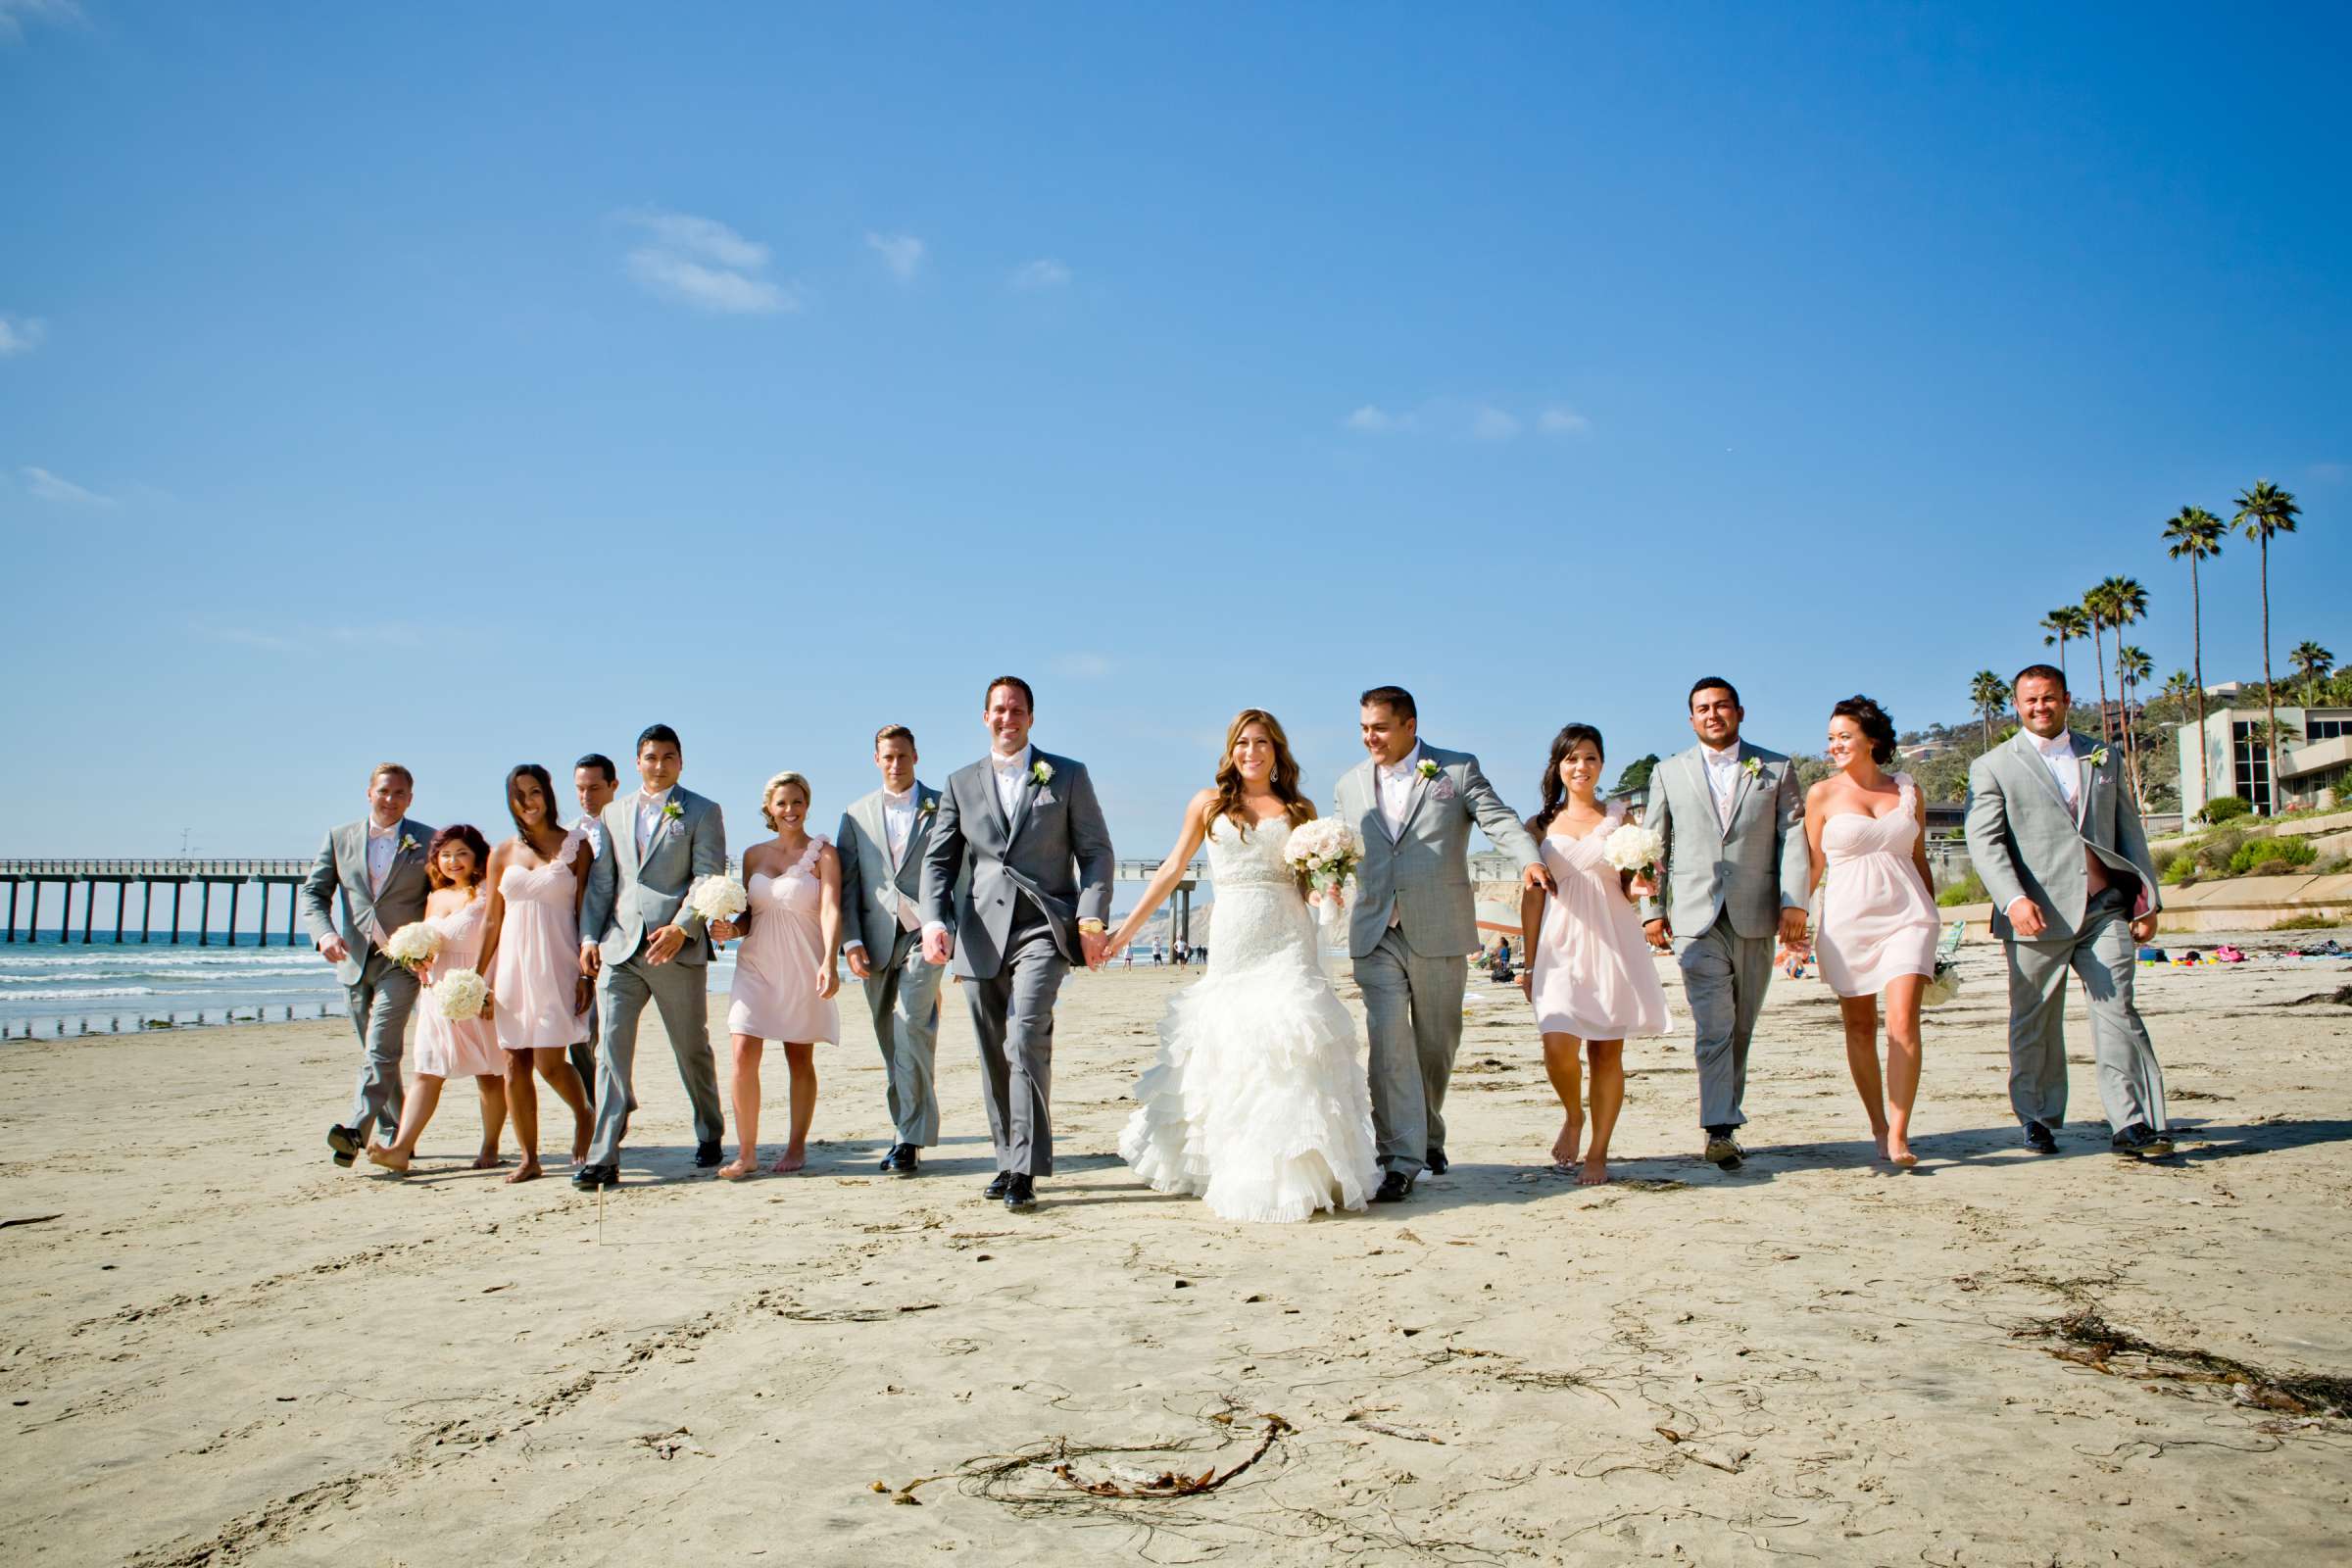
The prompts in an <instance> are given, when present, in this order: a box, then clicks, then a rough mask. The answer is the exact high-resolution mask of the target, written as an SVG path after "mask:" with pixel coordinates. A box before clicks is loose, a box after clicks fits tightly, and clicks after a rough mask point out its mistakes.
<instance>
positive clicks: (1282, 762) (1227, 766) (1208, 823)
mask: <svg viewBox="0 0 2352 1568" xmlns="http://www.w3.org/2000/svg"><path fill="white" fill-rule="evenodd" d="M1252 724H1255V725H1257V726H1258V727H1259V728H1260V729H1262V730H1264V731H1265V732H1266V739H1268V740H1270V741H1272V742H1273V743H1274V776H1273V777H1272V778H1271V779H1269V780H1267V783H1268V784H1269V785H1270V786H1271V787H1272V789H1273V791H1274V798H1275V799H1276V800H1278V801H1280V802H1281V803H1282V809H1283V811H1284V813H1285V814H1286V815H1287V816H1289V817H1290V819H1291V826H1293V827H1297V826H1298V825H1299V823H1301V822H1311V821H1313V820H1314V816H1315V803H1314V802H1312V801H1310V800H1308V799H1307V798H1306V796H1305V794H1304V793H1303V792H1302V791H1301V790H1300V789H1299V759H1297V758H1296V757H1293V756H1292V755H1291V738H1290V737H1289V736H1288V735H1285V734H1284V733H1283V732H1282V720H1280V719H1278V718H1276V717H1275V716H1274V715H1273V714H1272V713H1269V712H1267V711H1265V710H1264V709H1262V708H1245V709H1243V710H1242V711H1240V712H1238V713H1236V714H1234V715H1233V723H1232V724H1231V725H1229V726H1227V728H1226V731H1225V750H1224V751H1223V752H1222V753H1220V754H1219V755H1218V758H1217V798H1216V799H1215V800H1214V801H1212V802H1210V803H1209V808H1208V810H1207V811H1206V812H1205V813H1204V816H1203V820H1202V823H1201V825H1202V826H1203V827H1213V826H1215V825H1216V820H1217V818H1218V817H1220V816H1229V817H1231V818H1233V825H1234V826H1235V827H1237V828H1239V829H1241V831H1242V836H1243V837H1244V838H1247V837H1249V836H1250V827H1251V825H1252V824H1253V823H1254V821H1255V818H1254V817H1252V816H1251V815H1250V812H1249V811H1248V810H1246V809H1244V808H1243V806H1242V770H1241V768H1240V766H1239V765H1238V764H1236V763H1235V761H1234V760H1233V749H1234V747H1235V746H1236V745H1237V744H1239V743H1240V741H1241V738H1242V731H1243V730H1245V729H1247V728H1249V727H1250V725H1252Z"/></svg>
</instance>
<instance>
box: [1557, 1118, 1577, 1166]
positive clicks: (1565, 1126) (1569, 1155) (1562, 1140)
mask: <svg viewBox="0 0 2352 1568" xmlns="http://www.w3.org/2000/svg"><path fill="white" fill-rule="evenodd" d="M1584 1147H1585V1119H1584V1118H1583V1117H1582V1116H1571V1117H1569V1118H1568V1119H1567V1120H1566V1121H1564V1122H1562V1123H1560V1136H1559V1137H1557V1138H1555V1139H1553V1140H1552V1141H1551V1162H1552V1163H1553V1164H1554V1165H1557V1166H1559V1167H1560V1168H1561V1169H1562V1170H1566V1169H1567V1168H1568V1167H1569V1166H1571V1165H1573V1164H1575V1163H1576V1155H1577V1152H1578V1151H1579V1150H1581V1149H1583V1148H1584Z"/></svg>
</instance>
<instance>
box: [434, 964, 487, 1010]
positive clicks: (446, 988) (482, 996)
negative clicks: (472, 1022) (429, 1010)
mask: <svg viewBox="0 0 2352 1568" xmlns="http://www.w3.org/2000/svg"><path fill="white" fill-rule="evenodd" d="M489 1000H490V986H489V983H488V982H487V981H485V980H483V978H482V977H481V976H480V975H478V974H476V973H474V972H473V971H472V970H471V969H460V970H458V971H457V972H456V973H455V974H445V975H443V976H442V977H441V978H440V979H438V980H436V981H434V982H433V1005H434V1006H436V1007H439V1008H440V1009H441V1016H442V1017H444V1018H454V1019H456V1020H458V1021H459V1022H464V1021H466V1019H469V1018H479V1017H480V1016H481V1015H482V1004H483V1003H485V1002H487V1001H489Z"/></svg>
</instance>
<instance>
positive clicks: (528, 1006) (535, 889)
mask: <svg viewBox="0 0 2352 1568" xmlns="http://www.w3.org/2000/svg"><path fill="white" fill-rule="evenodd" d="M584 837H585V835H583V834H582V833H581V832H580V830H579V829H578V828H576V827H575V828H573V829H572V830H571V832H570V833H568V834H567V835H565V837H564V847H563V848H562V849H560V850H558V851H557V852H556V858H554V859H553V860H550V861H549V862H548V863H547V864H545V865H528V866H525V865H510V866H508V867H507V869H506V871H505V872H504V873H503V874H502V875H501V876H500V877H499V879H498V892H499V897H501V898H503V899H505V900H506V901H507V910H506V922H505V928H504V929H503V930H502V931H501V932H500V934H499V938H498V961H497V962H496V963H495V964H494V965H492V967H493V969H494V970H495V971H496V972H495V973H494V974H493V975H492V976H491V978H490V988H491V991H492V993H493V995H494V997H495V999H496V1006H495V1008H494V1011H495V1013H496V1018H497V1024H498V1043H499V1044H500V1045H501V1046H503V1047H505V1048H506V1049H507V1050H509V1051H544V1050H555V1051H562V1050H564V1048H566V1047H568V1046H572V1045H575V1044H577V1043H578V1042H580V1041H582V1040H585V1039H587V1038H588V1014H587V1013H586V1012H584V1011H582V1010H580V1009H578V1008H577V1007H575V1006H574V1005H573V1004H574V1003H575V1002H576V1000H577V999H578V997H579V989H580V916H579V879H578V878H577V877H575V876H573V875H572V870H571V861H572V858H573V857H574V856H576V855H577V854H579V851H580V844H581V841H582V840H583V838H584Z"/></svg>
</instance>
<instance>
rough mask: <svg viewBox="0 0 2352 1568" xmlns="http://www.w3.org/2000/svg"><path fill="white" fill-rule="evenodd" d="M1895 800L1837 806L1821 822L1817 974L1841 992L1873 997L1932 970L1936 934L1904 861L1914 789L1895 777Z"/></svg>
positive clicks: (1932, 911)
mask: <svg viewBox="0 0 2352 1568" xmlns="http://www.w3.org/2000/svg"><path fill="white" fill-rule="evenodd" d="M1894 784H1895V800H1896V801H1897V802H1898V803H1899V804H1897V805H1896V807H1895V809H1893V810H1891V811H1889V812H1887V814H1886V815H1885V816H1871V815H1868V814H1866V813H1864V812H1861V811H1840V812H1838V814H1837V815H1836V816H1833V817H1830V818H1828V819H1827V820H1826V821H1824V822H1823V823H1822V824H1821V853H1822V858H1823V859H1825V860H1826V861H1828V862H1829V869H1828V871H1827V872H1826V873H1825V875H1824V876H1823V879H1822V885H1821V934H1820V936H1819V937H1818V938H1816V939H1815V941H1814V945H1813V947H1814V953H1815V954H1816V956H1819V957H1820V959H1821V977H1822V978H1823V979H1824V980H1827V981H1828V982H1829V983H1830V989H1831V990H1833V991H1835V992H1837V993H1838V995H1839V996H1841V997H1875V996H1877V995H1878V994H1879V993H1880V992H1882V991H1884V990H1886V989H1887V981H1889V980H1892V979H1894V978H1895V977H1897V976H1898V975H1906V974H1917V975H1928V976H1933V975H1934V974H1935V973H1936V941H1937V939H1938V938H1939V937H1941V936H1942V934H1943V926H1942V922H1941V920H1940V918H1939V917H1938V916H1937V914H1936V906H1935V904H1934V903H1933V902H1932V901H1931V900H1930V899H1929V898H1928V890H1927V889H1926V888H1925V887H1923V886H1922V885H1921V884H1920V880H1919V868H1918V867H1917V866H1915V865H1913V864H1912V863H1911V847H1912V845H1913V844H1914V843H1915V842H1916V841H1917V840H1918V838H1919V818H1918V816H1917V815H1916V811H1917V809H1918V797H1919V788H1918V786H1917V785H1915V784H1913V783H1912V782H1911V775H1910V774H1908V773H1897V774H1895V775H1894Z"/></svg>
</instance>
